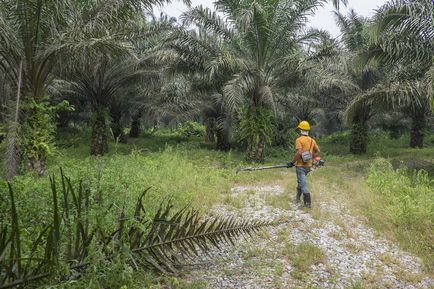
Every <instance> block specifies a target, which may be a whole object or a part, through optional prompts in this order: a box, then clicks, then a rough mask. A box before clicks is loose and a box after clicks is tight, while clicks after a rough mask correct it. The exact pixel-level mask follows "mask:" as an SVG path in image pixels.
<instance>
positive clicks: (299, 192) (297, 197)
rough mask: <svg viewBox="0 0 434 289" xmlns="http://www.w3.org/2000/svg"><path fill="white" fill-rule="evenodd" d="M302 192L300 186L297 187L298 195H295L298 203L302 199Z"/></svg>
mask: <svg viewBox="0 0 434 289" xmlns="http://www.w3.org/2000/svg"><path fill="white" fill-rule="evenodd" d="M301 194H302V191H301V190H300V189H299V188H297V196H296V197H295V202H296V203H300V201H301Z"/></svg>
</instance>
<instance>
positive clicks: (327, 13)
mask: <svg viewBox="0 0 434 289" xmlns="http://www.w3.org/2000/svg"><path fill="white" fill-rule="evenodd" d="M213 2H214V0H191V5H192V6H193V7H194V6H198V5H203V6H205V7H209V8H211V9H213ZM330 2H331V1H330ZM348 2H349V3H348V6H347V7H346V8H345V7H341V12H342V13H344V14H346V12H347V11H349V10H350V9H354V10H355V11H356V12H357V13H358V14H360V15H363V16H372V15H373V14H374V12H375V9H377V8H378V7H380V6H381V5H383V4H384V3H386V2H387V1H386V0H349V1H348ZM186 10H187V6H185V5H184V4H182V3H180V2H178V1H175V2H173V3H172V4H170V5H166V6H164V7H163V8H161V9H159V8H157V9H155V13H156V14H159V13H160V12H164V13H166V14H168V15H169V16H172V17H176V18H178V17H179V15H181V13H182V12H184V11H186ZM333 10H334V7H333V5H332V4H331V3H330V4H327V5H325V6H324V7H323V8H320V9H318V10H317V12H316V14H315V16H314V17H312V19H311V21H310V26H311V27H314V28H320V29H325V30H328V31H329V32H330V33H331V34H332V35H333V36H335V37H337V36H339V34H340V33H339V29H338V27H337V25H336V23H335V19H334V16H333V14H332V11H333Z"/></svg>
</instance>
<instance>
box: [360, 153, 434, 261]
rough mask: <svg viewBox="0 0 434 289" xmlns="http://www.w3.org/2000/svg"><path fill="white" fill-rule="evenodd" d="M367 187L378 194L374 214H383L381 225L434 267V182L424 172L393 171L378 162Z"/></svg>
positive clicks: (373, 165) (375, 162)
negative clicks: (424, 257) (389, 229)
mask: <svg viewBox="0 0 434 289" xmlns="http://www.w3.org/2000/svg"><path fill="white" fill-rule="evenodd" d="M367 183H368V185H369V186H370V187H371V188H372V189H374V190H375V191H376V192H377V193H378V198H379V202H377V203H375V204H374V205H373V206H372V208H371V210H372V212H371V213H372V214H378V213H381V214H382V222H381V223H382V224H383V225H384V226H390V228H391V230H392V231H393V232H394V235H395V237H396V238H397V239H398V240H401V241H403V244H404V245H405V246H407V247H409V249H413V250H415V251H418V252H419V253H421V255H422V256H426V260H427V262H425V264H426V265H427V267H428V268H434V261H433V260H434V248H433V243H432V241H433V239H432V237H433V235H432V233H433V232H434V202H433V200H434V181H433V180H432V179H430V177H429V175H428V173H427V172H426V171H425V170H410V169H407V168H405V167H401V168H399V169H394V168H393V167H392V165H391V163H390V162H388V161H386V160H384V159H377V160H375V161H374V162H373V164H372V165H371V168H370V170H369V174H368V178H367Z"/></svg>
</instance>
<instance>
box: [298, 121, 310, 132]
mask: <svg viewBox="0 0 434 289" xmlns="http://www.w3.org/2000/svg"><path fill="white" fill-rule="evenodd" d="M297 128H299V129H301V130H310V124H309V123H308V122H307V121H305V120H303V121H301V122H300V123H299V124H298V126H297Z"/></svg>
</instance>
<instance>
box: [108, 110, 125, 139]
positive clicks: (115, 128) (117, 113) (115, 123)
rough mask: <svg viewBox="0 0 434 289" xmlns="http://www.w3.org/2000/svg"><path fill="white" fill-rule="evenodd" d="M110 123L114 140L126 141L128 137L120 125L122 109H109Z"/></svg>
mask: <svg viewBox="0 0 434 289" xmlns="http://www.w3.org/2000/svg"><path fill="white" fill-rule="evenodd" d="M110 116H111V120H112V121H111V125H110V128H111V130H112V133H113V138H114V141H116V142H117V141H119V142H120V143H127V141H128V139H127V136H126V135H125V133H124V128H123V126H122V122H121V119H122V111H121V110H120V109H117V108H115V109H110Z"/></svg>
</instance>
